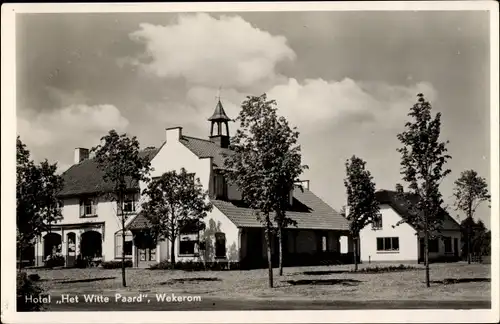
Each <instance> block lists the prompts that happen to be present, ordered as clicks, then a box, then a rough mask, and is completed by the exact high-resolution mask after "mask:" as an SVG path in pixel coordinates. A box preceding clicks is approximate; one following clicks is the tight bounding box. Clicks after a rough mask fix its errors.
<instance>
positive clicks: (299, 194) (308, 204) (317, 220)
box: [128, 188, 349, 231]
mask: <svg viewBox="0 0 500 324" xmlns="http://www.w3.org/2000/svg"><path fill="white" fill-rule="evenodd" d="M293 197H294V198H293V204H292V207H291V208H290V210H288V211H287V216H289V217H290V218H292V219H293V220H295V221H296V222H297V227H294V226H291V227H290V228H298V229H318V230H345V231H347V230H348V229H349V228H348V223H347V220H346V219H345V218H344V217H342V216H341V215H340V214H339V213H338V212H337V211H335V210H334V209H333V208H332V207H330V206H329V205H328V204H327V203H325V202H324V201H323V200H321V199H320V198H319V197H317V196H316V195H315V194H313V193H312V192H311V191H310V190H308V189H304V190H303V191H302V190H301V189H300V188H296V189H295V190H294V193H293ZM211 201H212V203H213V205H214V206H215V207H216V208H217V209H219V210H220V211H221V212H222V213H223V214H224V215H226V216H227V218H229V220H230V221H231V222H232V223H233V224H234V225H236V226H237V227H262V224H261V223H260V222H259V221H258V220H257V218H256V215H255V213H254V211H253V210H252V209H250V208H248V207H247V206H245V204H243V203H242V202H241V201H223V200H215V199H213V200H211ZM148 226H149V222H148V220H147V219H146V217H145V216H144V215H143V214H139V215H138V216H137V217H136V218H135V219H134V220H133V221H132V222H131V223H130V224H129V226H128V228H129V229H142V228H147V227H148Z"/></svg>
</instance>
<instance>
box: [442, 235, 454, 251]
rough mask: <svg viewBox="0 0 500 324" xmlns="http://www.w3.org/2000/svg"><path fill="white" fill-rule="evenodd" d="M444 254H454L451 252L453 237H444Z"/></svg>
mask: <svg viewBox="0 0 500 324" xmlns="http://www.w3.org/2000/svg"><path fill="white" fill-rule="evenodd" d="M443 242H444V253H452V250H451V237H443Z"/></svg>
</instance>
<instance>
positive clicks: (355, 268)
mask: <svg viewBox="0 0 500 324" xmlns="http://www.w3.org/2000/svg"><path fill="white" fill-rule="evenodd" d="M354 271H358V236H357V235H356V236H355V237H354Z"/></svg>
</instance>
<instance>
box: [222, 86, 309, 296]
mask: <svg viewBox="0 0 500 324" xmlns="http://www.w3.org/2000/svg"><path fill="white" fill-rule="evenodd" d="M236 120H237V121H239V122H240V129H239V130H237V132H236V134H235V136H234V137H233V138H232V140H231V145H230V148H231V149H232V151H233V153H234V154H230V155H228V156H226V159H225V162H224V163H225V169H226V171H225V175H226V177H227V179H228V182H230V183H233V184H235V185H236V186H237V187H238V188H239V190H240V192H241V194H242V198H243V200H244V201H245V202H246V203H247V204H248V205H249V206H250V208H252V209H253V210H254V211H255V213H256V217H257V219H258V220H259V221H260V222H261V224H262V225H263V227H264V234H265V235H264V237H265V240H266V245H267V259H268V267H269V286H270V287H273V268H272V260H271V239H272V237H273V233H274V232H276V233H277V235H278V239H279V254H280V274H282V273H283V268H282V266H283V255H282V250H283V240H282V236H283V228H285V227H287V226H290V225H293V224H294V221H293V220H292V219H290V218H289V217H288V216H287V213H286V209H287V208H288V207H289V206H290V194H291V193H292V190H293V189H294V184H295V183H296V182H297V180H298V176H299V175H300V174H301V173H302V172H303V170H304V169H306V168H307V166H303V165H301V154H300V146H299V145H297V139H298V136H299V133H298V132H297V131H296V129H295V128H291V127H290V126H289V125H288V122H287V121H286V119H285V118H284V117H282V116H278V114H277V108H276V102H275V101H274V100H267V96H266V94H263V95H261V96H258V97H257V96H249V97H247V99H246V100H245V101H244V102H243V103H242V106H241V110H240V113H239V115H238V118H237V119H236ZM275 226H276V227H275Z"/></svg>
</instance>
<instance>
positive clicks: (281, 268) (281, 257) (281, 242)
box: [278, 227, 283, 276]
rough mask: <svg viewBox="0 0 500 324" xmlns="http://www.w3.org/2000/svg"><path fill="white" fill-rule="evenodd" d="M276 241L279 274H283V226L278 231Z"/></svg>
mask: <svg viewBox="0 0 500 324" xmlns="http://www.w3.org/2000/svg"><path fill="white" fill-rule="evenodd" d="M278 243H279V258H280V260H279V263H280V264H279V267H280V276H282V275H283V228H282V227H280V228H279V231H278Z"/></svg>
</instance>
